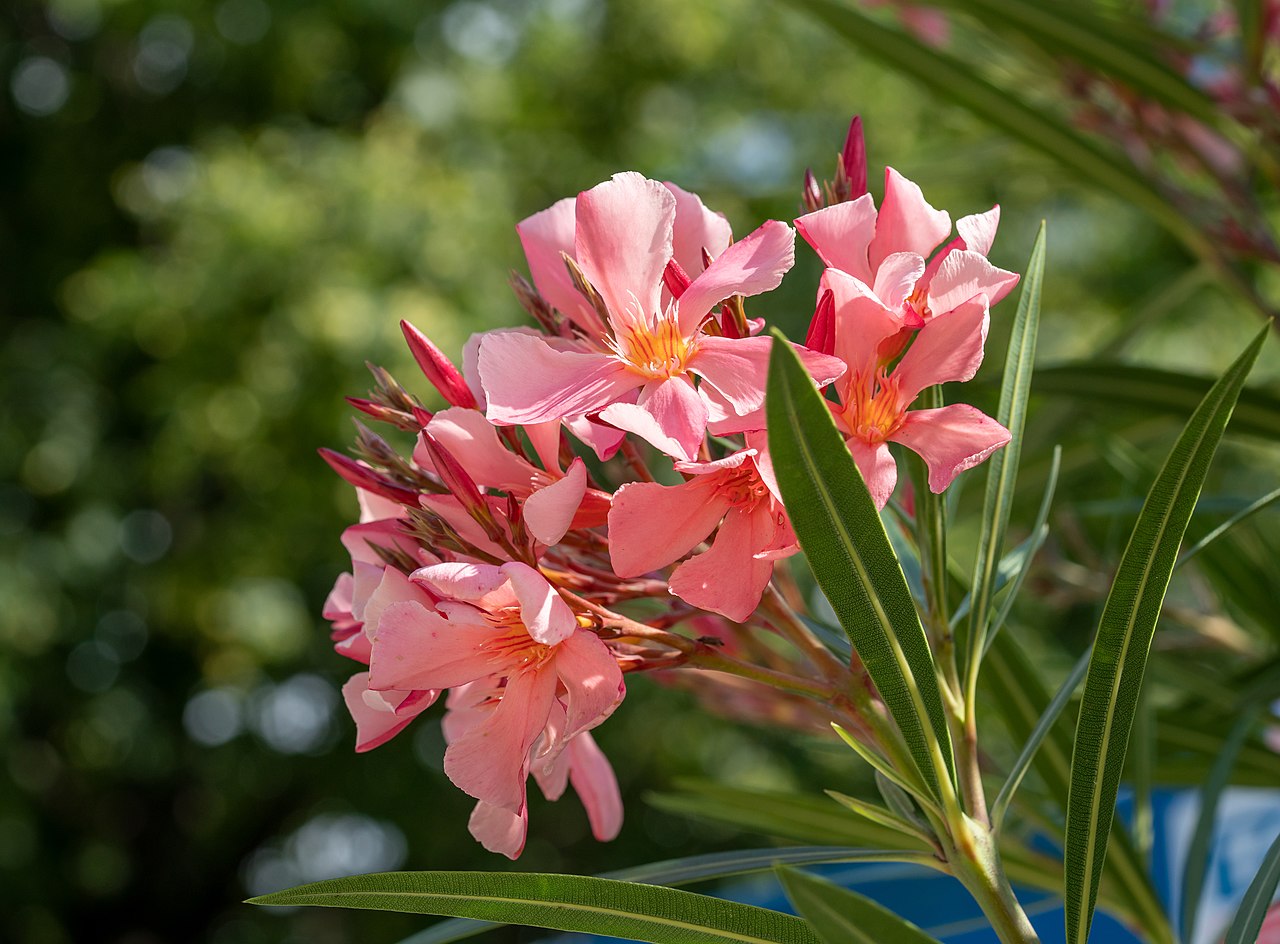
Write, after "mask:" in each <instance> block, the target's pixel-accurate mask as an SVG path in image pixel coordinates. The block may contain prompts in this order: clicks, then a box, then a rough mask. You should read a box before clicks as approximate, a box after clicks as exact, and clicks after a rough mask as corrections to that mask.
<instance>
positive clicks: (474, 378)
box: [462, 328, 542, 410]
mask: <svg viewBox="0 0 1280 944" xmlns="http://www.w3.org/2000/svg"><path fill="white" fill-rule="evenodd" d="M499 332H514V333H516V334H527V335H531V336H533V337H535V338H537V337H541V336H542V335H541V334H539V333H538V332H537V331H534V330H533V329H532V328H497V329H495V330H493V331H477V332H475V333H474V334H472V335H471V337H469V338H467V343H466V344H464V345H462V376H463V378H464V379H465V380H466V382H467V387H468V388H470V390H471V395H472V396H473V397H475V398H476V409H478V410H487V409H488V408H489V403H488V401H487V400H486V399H485V395H484V386H483V385H482V384H481V383H480V345H481V343H483V341H484V339H485V338H486V337H488V336H489V335H491V334H498V333H499Z"/></svg>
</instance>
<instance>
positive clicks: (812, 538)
mask: <svg viewBox="0 0 1280 944" xmlns="http://www.w3.org/2000/svg"><path fill="white" fill-rule="evenodd" d="M765 408H766V411H767V415H768V424H769V449H770V452H771V454H772V457H773V465H774V469H775V470H776V473H777V477H778V486H779V487H780V488H781V490H782V498H783V501H784V502H785V504H786V506H787V512H788V514H789V515H790V516H791V523H792V525H793V527H794V528H795V531H796V535H797V536H798V537H799V539H800V545H801V547H803V548H804V551H805V554H806V556H807V558H808V560H809V566H810V567H811V568H812V570H813V575H814V577H815V578H816V580H817V581H818V585H819V586H820V587H822V591H823V593H825V594H826V596H827V599H828V600H829V601H830V602H831V606H832V608H833V609H834V610H835V612H836V615H837V616H838V617H839V618H840V623H841V625H842V626H843V627H844V629H845V632H847V633H848V634H849V638H850V640H851V641H852V642H853V646H854V648H855V649H856V650H857V652H858V656H859V657H860V658H861V659H862V662H863V665H865V666H866V669H867V672H868V673H869V674H870V675H871V679H872V681H873V682H875V685H876V688H877V689H878V690H879V692H880V696H881V698H883V699H884V702H885V705H886V706H887V707H888V709H889V713H890V714H891V715H892V716H893V719H894V721H896V722H897V724H898V728H899V730H901V732H902V735H903V737H904V739H905V740H906V744H907V748H908V749H909V750H910V752H911V756H912V757H913V758H914V759H915V762H916V765H917V766H918V767H919V769H920V773H921V775H922V776H923V777H924V779H925V781H926V783H928V785H929V786H930V788H931V789H933V790H934V791H935V794H936V795H937V796H939V798H942V797H943V796H944V793H943V792H942V785H943V782H944V781H945V787H946V790H947V793H950V790H951V785H952V783H953V782H954V777H955V760H954V758H953V756H952V753H951V734H950V732H949V731H948V729H947V719H946V715H945V714H944V713H943V708H942V696H941V693H940V692H939V690H938V679H937V674H936V670H935V668H934V663H933V655H932V654H931V653H930V651H929V644H928V642H927V641H926V639H925V635H924V628H923V627H922V626H921V625H920V615H919V613H918V612H917V611H916V606H915V602H914V600H912V597H911V591H910V590H909V589H908V588H907V581H906V578H905V577H904V576H903V573H902V567H901V565H900V564H899V563H898V558H897V556H896V555H895V554H894V553H893V548H892V547H891V546H890V544H889V538H888V535H887V534H886V533H885V529H884V524H883V523H882V522H881V520H880V514H879V512H878V511H877V510H876V506H875V503H874V502H873V501H872V499H871V493H870V492H868V491H867V486H866V484H865V483H864V482H863V481H862V476H861V474H860V473H859V472H858V467H857V466H856V465H855V464H854V461H853V457H852V456H851V455H850V454H849V450H848V449H847V448H846V446H845V444H844V440H843V438H842V437H841V436H840V433H839V431H838V430H837V429H836V426H835V423H834V421H833V420H832V418H831V413H830V411H829V410H828V409H827V406H826V401H825V400H823V399H822V396H821V395H820V394H819V393H818V391H817V389H816V388H815V387H814V384H813V380H812V379H811V378H810V377H809V374H808V373H807V372H806V371H805V369H804V366H803V365H802V364H801V363H800V358H799V357H798V356H797V355H796V352H795V350H794V349H793V348H792V346H791V344H790V342H788V341H787V339H786V338H785V337H783V336H782V335H781V334H780V333H778V332H777V331H776V330H775V332H774V343H773V353H772V355H771V356H770V358H769V383H768V390H767V394H766V399H765Z"/></svg>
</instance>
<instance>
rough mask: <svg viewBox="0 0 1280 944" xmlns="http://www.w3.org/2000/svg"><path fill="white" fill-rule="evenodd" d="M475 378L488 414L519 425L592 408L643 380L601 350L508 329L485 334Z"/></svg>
mask: <svg viewBox="0 0 1280 944" xmlns="http://www.w3.org/2000/svg"><path fill="white" fill-rule="evenodd" d="M480 379H481V382H482V383H483V384H484V392H485V396H486V398H487V400H488V403H489V408H488V411H487V415H488V417H489V419H490V420H492V421H493V422H495V423H502V424H507V425H512V424H514V425H521V426H525V425H529V424H530V423H543V422H546V421H548V420H558V419H563V418H564V417H570V416H580V415H581V414H583V413H593V412H595V411H596V410H599V409H602V408H604V407H605V406H607V405H608V404H610V403H612V402H613V401H614V400H616V399H618V397H620V396H622V395H623V394H624V393H626V392H627V391H628V390H634V389H635V388H636V387H638V386H640V384H641V383H643V382H644V381H643V378H641V377H640V376H639V375H638V374H635V373H632V372H631V371H629V370H627V368H626V367H624V366H623V365H622V364H620V363H619V362H618V361H617V360H616V359H614V358H613V357H610V356H608V355H606V354H596V353H585V352H578V351H557V350H554V349H553V348H552V347H551V346H550V345H548V344H547V343H546V342H545V341H544V340H543V339H541V338H539V337H533V336H530V335H527V334H519V333H514V332H499V333H496V334H490V335H488V336H487V337H485V339H484V342H483V343H482V344H481V345H480Z"/></svg>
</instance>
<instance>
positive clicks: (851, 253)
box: [796, 193, 876, 285]
mask: <svg viewBox="0 0 1280 944" xmlns="http://www.w3.org/2000/svg"><path fill="white" fill-rule="evenodd" d="M796 229H797V230H799V231H800V235H801V236H803V237H804V240H805V242H807V243H808V244H809V245H810V246H812V247H813V249H814V252H816V253H817V254H818V256H819V257H821V259H822V261H823V262H825V263H826V264H827V265H829V266H831V267H832V268H835V269H840V270H841V271H843V272H847V273H849V274H850V275H852V276H853V277H854V278H858V279H861V280H862V281H863V282H865V283H866V284H867V285H870V284H871V283H872V282H873V281H874V277H873V276H872V269H871V266H869V265H868V264H867V247H868V246H870V245H871V239H872V237H873V236H874V235H875V232H876V204H875V201H874V200H873V199H872V197H871V194H869V193H864V194H863V195H862V196H860V197H858V199H856V200H851V201H849V202H847V203H837V204H834V205H832V206H829V207H826V208H825V209H822V210H817V211H815V212H813V213H808V214H805V215H804V216H802V217H800V218H799V219H798V220H796Z"/></svg>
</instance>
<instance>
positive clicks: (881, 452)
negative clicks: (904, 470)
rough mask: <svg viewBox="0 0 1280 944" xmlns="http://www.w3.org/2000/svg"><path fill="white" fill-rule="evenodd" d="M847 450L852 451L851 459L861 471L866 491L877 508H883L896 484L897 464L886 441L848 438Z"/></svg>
mask: <svg viewBox="0 0 1280 944" xmlns="http://www.w3.org/2000/svg"><path fill="white" fill-rule="evenodd" d="M848 442H849V451H850V452H851V453H853V461H854V462H856V463H857V465H858V471H859V472H861V473H862V481H864V482H866V483H867V491H869V492H870V493H871V500H872V501H874V502H875V503H876V507H877V508H883V507H884V506H885V505H887V504H888V503H889V497H890V496H891V495H893V487H894V486H895V485H897V484H898V466H897V465H896V464H895V463H894V461H893V455H892V454H891V453H890V452H889V446H888V444H887V443H867V442H863V441H862V440H861V439H850V440H849V441H848Z"/></svg>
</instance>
